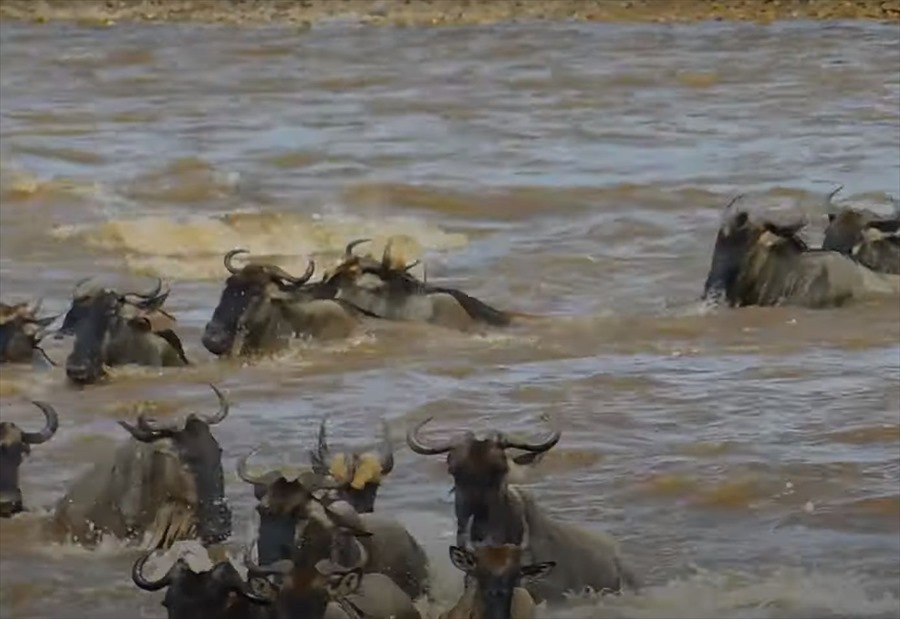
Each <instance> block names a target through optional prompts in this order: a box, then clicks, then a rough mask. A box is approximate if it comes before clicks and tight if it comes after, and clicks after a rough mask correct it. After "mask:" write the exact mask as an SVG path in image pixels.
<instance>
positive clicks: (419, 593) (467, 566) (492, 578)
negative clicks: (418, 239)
mask: <svg viewBox="0 0 900 619" xmlns="http://www.w3.org/2000/svg"><path fill="white" fill-rule="evenodd" d="M832 195H833V194H832ZM805 223H806V221H805V220H803V221H798V222H796V223H785V222H780V223H775V222H773V221H772V220H770V219H766V218H759V217H756V216H754V215H753V214H751V213H750V212H749V211H748V210H746V209H742V208H738V200H737V199H736V200H734V201H732V203H730V204H729V205H728V206H727V207H726V209H725V213H724V217H723V220H722V223H721V225H720V227H719V230H718V234H717V237H716V241H715V245H714V249H713V255H712V260H711V263H710V268H709V273H708V276H707V278H706V282H705V285H704V288H703V298H704V299H706V300H707V301H709V302H711V303H721V304H726V305H728V306H732V307H739V306H750V305H759V306H765V305H769V306H771V305H778V304H790V305H798V306H805V307H811V308H820V307H835V306H840V305H843V304H846V303H848V302H852V301H854V300H858V299H862V298H865V297H867V296H869V295H883V294H887V295H894V296H895V297H896V295H898V294H900V284H898V282H900V214H897V215H895V216H893V217H891V218H885V217H878V216H876V215H874V214H873V213H870V212H867V211H863V210H857V209H850V208H843V209H840V210H839V211H836V212H832V213H830V214H829V216H828V225H827V228H826V231H825V236H824V241H823V243H822V246H821V247H819V248H811V247H809V245H808V244H807V242H805V241H804V240H803V239H802V238H801V236H800V232H801V230H802V229H803V227H804V225H805ZM365 241H366V240H365V239H361V240H356V241H353V242H351V243H350V244H348V245H347V247H346V249H345V252H344V255H343V257H342V259H341V261H340V262H339V263H338V265H337V266H336V267H334V268H333V269H332V270H330V271H329V272H326V273H325V274H324V276H323V277H322V278H321V280H320V281H317V282H312V283H311V282H310V280H311V278H312V276H313V273H314V271H315V264H314V263H313V262H310V263H309V267H308V268H307V269H306V272H305V273H303V274H302V275H300V276H295V275H292V274H290V273H288V272H286V271H285V270H284V269H282V268H281V267H278V266H275V265H273V264H261V263H248V264H245V265H244V266H237V265H235V263H234V261H235V259H236V258H237V257H238V256H239V255H241V254H245V253H247V252H245V251H244V250H239V249H235V250H232V251H229V252H228V253H227V254H226V255H225V257H224V266H225V268H226V269H227V271H228V277H227V279H226V281H225V286H224V290H223V291H222V293H221V297H220V300H219V303H218V306H217V307H216V308H215V310H214V311H213V313H212V317H211V319H210V320H209V322H208V323H207V324H206V327H205V330H204V333H203V337H202V343H203V346H204V347H205V348H206V349H207V350H208V351H209V352H211V353H212V354H214V355H216V356H249V355H256V354H262V353H269V352H273V351H276V350H278V349H281V348H283V347H285V346H287V345H289V342H290V340H291V339H292V338H297V337H302V338H312V339H334V338H342V337H347V336H348V335H350V334H351V333H352V332H353V331H354V330H355V329H356V328H357V327H358V326H359V325H360V324H362V323H363V322H364V321H368V320H394V321H417V322H427V323H432V324H435V325H440V326H443V327H449V328H454V329H460V330H469V329H472V328H480V327H482V326H488V327H504V326H508V325H511V324H514V323H515V322H517V321H521V320H526V319H529V318H534V317H530V316H528V315H526V314H518V313H513V312H508V311H502V310H498V309H495V308H493V307H491V306H490V305H488V304H486V303H484V302H482V301H480V300H478V299H476V298H474V297H472V296H470V295H467V294H466V293H464V292H462V291H460V290H456V289H453V288H447V287H441V286H435V285H432V284H429V283H428V282H427V281H426V280H425V278H423V280H419V279H418V278H417V277H415V276H414V275H413V274H412V273H411V269H412V267H413V266H414V265H415V263H413V264H408V263H407V261H406V260H404V259H403V257H402V256H400V255H398V253H397V252H394V251H392V245H391V244H390V243H388V244H387V246H386V248H385V250H384V252H383V255H382V256H381V258H380V259H377V258H374V257H372V256H371V255H366V256H362V255H359V254H358V253H356V252H355V248H356V247H357V246H358V245H360V244H361V243H364V242H365ZM168 295H169V292H168V291H164V290H163V288H162V283H161V282H160V283H158V285H157V286H156V287H155V289H153V290H151V291H149V292H146V293H126V294H122V293H119V292H117V291H115V290H110V289H106V288H99V287H90V286H88V285H87V282H86V281H82V282H79V283H78V284H77V285H76V287H75V290H74V292H73V298H72V301H71V306H70V308H69V310H68V312H67V313H66V315H65V317H64V319H63V323H62V326H61V328H60V329H59V330H58V331H57V335H56V336H57V337H66V336H72V337H73V338H74V342H73V344H72V348H71V352H70V354H69V356H68V358H67V359H66V368H65V369H66V375H67V377H68V379H69V380H71V381H72V382H74V383H78V384H82V385H85V384H90V383H95V382H98V381H99V380H101V379H103V378H104V376H105V368H107V367H110V366H120V365H125V364H138V365H144V366H157V367H160V366H185V365H189V364H190V361H189V360H188V358H187V356H186V354H185V351H184V348H183V346H182V344H181V341H180V339H179V337H178V336H177V335H176V333H175V331H174V329H175V318H174V317H172V316H171V315H170V314H169V313H168V312H166V310H165V309H163V306H164V304H165V301H166V299H167V298H168ZM38 306H39V304H38V305H37V306H34V307H31V306H29V304H27V303H21V304H18V305H12V306H9V305H2V306H0V358H2V361H3V362H29V361H31V360H32V359H33V356H34V354H35V353H36V352H40V353H42V354H43V351H42V350H41V348H40V343H41V340H42V338H43V337H45V336H46V335H47V334H48V328H49V326H50V325H51V324H52V323H53V322H54V320H55V319H56V318H57V317H55V316H52V317H46V318H39V317H38ZM212 388H213V391H214V392H215V395H216V396H217V398H218V401H219V410H218V412H217V413H215V414H213V415H200V414H190V415H188V416H187V418H186V420H185V421H183V422H182V423H169V424H163V423H160V422H158V421H156V420H153V419H151V418H148V417H147V416H146V415H144V414H140V415H138V416H137V419H136V420H135V422H134V423H133V424H132V423H130V422H126V421H120V422H119V423H120V425H121V426H122V427H123V428H124V429H125V430H126V431H127V432H128V433H129V435H130V436H129V437H127V438H126V439H125V440H124V441H123V442H122V443H121V445H120V446H119V447H118V448H117V449H116V450H114V451H111V452H109V453H107V454H104V455H102V456H101V457H100V458H99V459H98V461H96V462H95V463H94V466H93V468H92V469H90V470H89V471H87V472H86V473H85V474H83V475H82V476H81V477H79V478H77V479H76V480H75V481H74V482H73V483H72V484H71V486H70V488H69V489H68V491H67V492H66V494H65V495H64V496H63V497H62V498H60V499H59V500H58V502H57V503H56V505H55V508H54V509H53V511H52V514H51V515H50V516H49V517H48V518H47V523H46V526H47V531H48V535H53V536H56V537H57V538H59V539H68V540H71V541H73V542H75V543H79V544H83V545H93V544H96V543H97V542H98V541H99V539H100V537H101V536H104V535H107V536H113V537H116V538H120V539H123V540H127V541H128V542H129V543H134V544H140V545H141V546H142V553H143V554H142V555H141V556H140V557H139V558H138V559H137V561H136V562H135V563H134V566H133V570H132V579H133V581H134V583H135V585H137V586H138V587H139V588H141V589H143V590H147V591H158V590H162V589H165V590H166V593H165V599H164V602H163V604H164V606H165V607H166V609H167V612H168V615H169V617H173V618H185V619H187V618H197V617H203V618H206V617H209V618H234V619H236V618H240V617H248V618H250V617H252V618H257V617H258V618H278V619H282V618H291V619H301V618H302V619H320V618H325V617H327V618H329V619H337V618H343V619H362V618H374V619H388V618H390V617H394V618H397V619H412V618H421V614H420V611H419V610H418V608H417V606H416V605H415V604H414V602H415V601H417V600H420V599H429V598H431V596H432V593H433V592H432V586H431V582H430V578H431V572H430V569H429V561H428V557H427V555H426V553H425V551H424V550H423V548H422V547H421V546H420V544H419V542H418V541H417V540H416V539H415V537H414V536H413V535H412V534H411V533H410V532H409V531H408V530H407V528H406V527H405V526H404V525H402V524H401V523H400V522H399V521H397V520H396V519H393V518H391V517H390V516H388V515H386V514H383V513H380V512H378V511H376V509H375V504H376V499H377V494H378V490H379V487H380V485H381V484H382V483H383V481H384V480H385V478H386V477H387V476H388V475H389V474H390V473H391V472H392V470H393V468H394V448H393V442H392V439H391V437H390V433H389V429H388V427H387V424H384V436H383V438H382V443H381V446H380V447H379V448H378V449H374V450H371V451H365V452H362V453H357V452H350V453H343V452H333V451H332V450H331V449H330V448H329V446H328V442H327V437H326V421H325V420H324V419H323V420H322V422H321V426H320V428H319V435H318V441H317V444H316V445H315V446H314V448H313V449H311V450H310V463H309V466H308V467H307V468H305V469H303V470H301V471H300V472H299V473H294V474H289V473H286V472H284V471H281V470H273V471H269V472H267V473H265V474H253V473H251V472H250V471H249V468H248V460H249V459H250V457H251V456H253V453H254V452H251V453H249V454H245V455H244V456H242V457H241V458H240V459H239V460H238V465H237V474H238V477H239V478H240V479H241V480H243V481H244V482H246V483H247V484H248V485H250V486H251V487H252V490H253V494H254V496H255V498H256V501H257V503H256V512H257V514H258V518H259V523H258V528H257V531H256V539H255V543H254V544H252V545H251V548H247V549H246V551H245V553H244V557H243V561H242V562H241V563H243V565H242V566H238V565H235V564H233V563H232V562H231V559H229V558H228V556H227V555H226V554H225V553H224V552H223V550H222V544H223V543H224V542H225V541H227V540H228V539H229V538H230V537H231V535H232V512H231V509H230V507H229V505H228V503H227V501H226V500H225V494H224V489H225V488H224V487H225V483H224V474H223V468H222V461H221V448H220V447H219V444H218V442H217V441H216V439H215V437H214V436H213V434H212V432H211V427H212V426H214V425H215V424H218V423H220V422H222V421H223V420H224V419H225V418H226V417H227V415H228V412H229V402H228V400H227V398H226V397H225V396H224V395H223V394H222V393H221V392H220V391H219V390H218V389H217V388H216V387H215V386H213V387H212ZM34 404H35V405H36V406H38V407H39V408H40V410H41V411H42V412H43V415H44V417H45V426H44V428H43V429H42V430H40V431H38V432H27V431H24V430H22V429H20V428H19V427H17V426H16V425H15V424H12V423H6V422H4V423H0V516H3V517H12V516H14V515H15V514H17V513H19V512H21V511H23V510H24V506H23V498H22V493H21V490H20V488H19V466H20V464H21V463H22V461H23V458H24V456H25V455H27V454H28V453H29V452H30V449H31V446H33V445H39V444H41V443H44V442H46V441H48V440H49V439H50V438H52V436H53V435H54V433H55V432H56V431H57V428H58V418H57V414H56V412H55V410H54V408H53V407H52V406H50V405H49V404H47V403H44V402H34ZM429 420H430V419H426V420H424V421H421V422H419V423H417V424H415V425H413V426H411V427H409V428H408V430H407V433H406V443H407V445H408V446H409V448H410V449H411V450H412V451H413V452H415V453H417V454H421V455H425V456H427V455H444V454H445V455H446V462H447V471H448V473H449V475H450V477H451V478H452V491H453V495H454V501H455V520H456V527H457V534H456V540H455V542H454V544H453V545H451V546H450V547H449V555H450V559H451V561H452V563H453V565H454V566H456V567H457V568H458V569H459V570H461V571H462V572H463V576H462V577H463V579H464V583H465V586H464V591H463V593H462V595H461V597H460V599H459V601H458V602H457V603H456V604H455V605H454V606H453V607H452V608H451V609H450V610H448V611H446V612H445V613H444V614H443V615H441V617H443V618H445V619H500V618H506V619H523V618H526V617H532V616H533V614H534V606H535V604H536V603H540V602H546V603H548V604H550V605H555V604H559V603H561V602H563V601H564V599H565V595H566V594H567V593H569V592H581V591H584V590H586V589H589V590H592V591H594V592H596V593H618V592H621V591H623V590H633V591H638V590H639V588H640V584H639V578H638V576H637V574H636V573H635V571H634V570H633V568H632V567H631V566H629V565H628V563H627V562H626V561H625V560H624V559H623V557H622V556H621V554H620V551H619V549H618V546H617V544H616V542H615V541H614V540H613V539H612V538H610V537H608V536H606V535H604V534H600V533H596V532H589V531H587V530H586V529H583V528H580V527H578V526H575V525H573V524H570V523H567V522H563V521H560V520H557V519H556V518H553V517H551V516H550V515H549V514H548V513H546V512H545V511H544V509H543V508H542V507H541V506H540V503H539V501H538V500H537V499H536V498H535V497H534V496H533V495H532V494H531V493H530V492H529V491H527V490H525V489H523V488H522V487H520V486H518V485H515V484H513V483H511V482H510V472H511V471H512V470H513V469H515V468H516V467H527V466H530V465H533V464H534V463H535V462H537V461H538V460H539V459H540V458H541V456H542V455H543V454H545V453H547V452H548V451H549V450H550V449H552V448H553V447H554V446H555V445H556V444H557V443H558V442H559V440H560V438H561V432H560V430H559V428H558V427H557V424H556V423H555V421H552V420H550V421H551V424H550V425H551V426H552V427H551V428H550V431H549V432H548V434H547V436H545V437H544V438H541V439H539V440H534V441H525V440H517V439H513V438H511V437H510V436H508V435H506V434H504V433H502V432H496V431H494V432H491V433H489V434H487V435H486V436H484V437H481V438H479V437H477V436H476V434H475V433H474V432H472V431H466V432H464V433H461V434H460V435H458V436H456V437H450V438H449V439H444V440H434V439H430V440H429V439H426V438H424V437H423V436H422V430H423V427H424V426H425V424H426V423H427V422H428V421H429ZM181 540H197V541H199V542H200V543H201V544H202V545H203V546H204V547H205V548H206V549H207V551H208V552H209V557H210V559H211V561H212V569H209V570H207V571H195V570H194V569H193V568H191V567H190V566H189V565H188V563H187V562H186V561H185V560H184V559H178V560H177V561H176V562H175V563H174V564H172V566H171V568H169V569H168V571H166V572H165V573H164V574H162V575H161V576H160V575H157V576H154V577H151V576H148V575H147V574H146V573H145V572H146V570H145V569H144V568H145V564H146V563H147V561H148V560H149V559H150V558H151V556H152V554H153V553H154V552H156V551H159V550H166V549H169V548H171V547H172V545H173V544H174V543H175V542H177V541H181ZM254 549H255V551H256V559H254V558H253V556H252V555H253V553H252V550H254ZM239 568H240V569H239Z"/></svg>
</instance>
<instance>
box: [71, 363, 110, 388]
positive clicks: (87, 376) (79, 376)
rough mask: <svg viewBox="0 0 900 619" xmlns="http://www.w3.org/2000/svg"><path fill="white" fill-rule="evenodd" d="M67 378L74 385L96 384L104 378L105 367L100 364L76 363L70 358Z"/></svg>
mask: <svg viewBox="0 0 900 619" xmlns="http://www.w3.org/2000/svg"><path fill="white" fill-rule="evenodd" d="M66 376H68V377H69V380H71V381H72V382H74V383H79V384H90V383H94V382H97V381H98V380H100V378H101V377H102V376H103V366H102V364H100V363H99V362H93V363H91V362H87V363H85V362H74V361H73V360H72V359H71V358H70V359H69V361H67V362H66Z"/></svg>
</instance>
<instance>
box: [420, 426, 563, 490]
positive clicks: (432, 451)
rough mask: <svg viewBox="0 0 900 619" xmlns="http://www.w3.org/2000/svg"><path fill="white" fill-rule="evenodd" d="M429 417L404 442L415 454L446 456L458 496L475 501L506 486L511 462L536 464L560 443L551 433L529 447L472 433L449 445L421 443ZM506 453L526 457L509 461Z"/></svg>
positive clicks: (555, 432) (556, 433) (499, 435)
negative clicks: (476, 435) (513, 450)
mask: <svg viewBox="0 0 900 619" xmlns="http://www.w3.org/2000/svg"><path fill="white" fill-rule="evenodd" d="M431 420H432V417H428V418H426V419H423V420H422V421H421V422H419V423H418V424H416V425H415V426H413V427H411V428H410V429H409V430H408V431H407V433H406V442H407V444H408V445H409V447H410V449H412V450H413V451H414V452H416V453H418V454H421V455H425V456H429V455H438V454H443V453H446V454H447V470H448V472H449V473H450V475H451V476H452V477H453V481H454V489H455V492H456V493H457V495H459V494H460V493H462V494H464V495H471V496H472V498H478V497H480V496H482V495H492V494H494V493H495V492H496V491H497V490H498V489H500V487H501V486H502V485H503V484H504V483H505V482H506V478H507V475H508V474H509V471H510V462H512V463H514V464H516V465H526V464H532V463H533V462H535V461H536V460H537V459H538V458H539V457H540V456H541V455H542V454H544V453H546V452H547V451H549V450H550V449H551V448H552V447H553V446H554V445H556V444H557V443H558V442H559V439H560V437H561V436H562V433H561V432H560V431H559V430H558V429H553V431H552V432H551V433H550V434H549V436H547V438H545V439H544V440H542V441H538V442H536V443H530V442H527V441H518V440H514V439H512V438H510V437H508V436H507V435H506V434H504V433H502V432H492V433H491V434H489V435H488V436H487V437H486V438H482V439H479V438H476V437H475V433H474V432H471V431H466V432H465V434H463V436H462V437H454V438H451V439H450V440H448V441H443V442H431V441H428V442H426V441H424V440H423V439H422V438H421V437H420V436H419V432H420V430H421V429H422V427H423V426H425V424H427V423H428V422H429V421H431ZM507 449H519V450H522V451H525V452H527V453H524V454H520V455H517V456H514V457H510V456H509V455H508V454H507V453H506V450H507Z"/></svg>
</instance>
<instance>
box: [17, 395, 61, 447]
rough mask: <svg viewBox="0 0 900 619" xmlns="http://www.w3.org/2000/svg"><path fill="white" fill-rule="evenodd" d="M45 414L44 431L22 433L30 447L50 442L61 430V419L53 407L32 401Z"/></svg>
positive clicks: (23, 438)
mask: <svg viewBox="0 0 900 619" xmlns="http://www.w3.org/2000/svg"><path fill="white" fill-rule="evenodd" d="M32 404H34V405H35V406H37V407H38V408H39V409H41V411H42V412H43V413H44V429H43V430H41V431H40V432H22V440H23V441H24V442H26V443H28V444H30V445H40V444H41V443H44V442H46V441H49V440H50V437H52V436H53V435H54V434H56V430H57V429H58V428H59V417H58V416H57V414H56V411H55V410H54V409H53V407H52V406H50V405H49V404H47V403H46V402H36V401H32Z"/></svg>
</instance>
